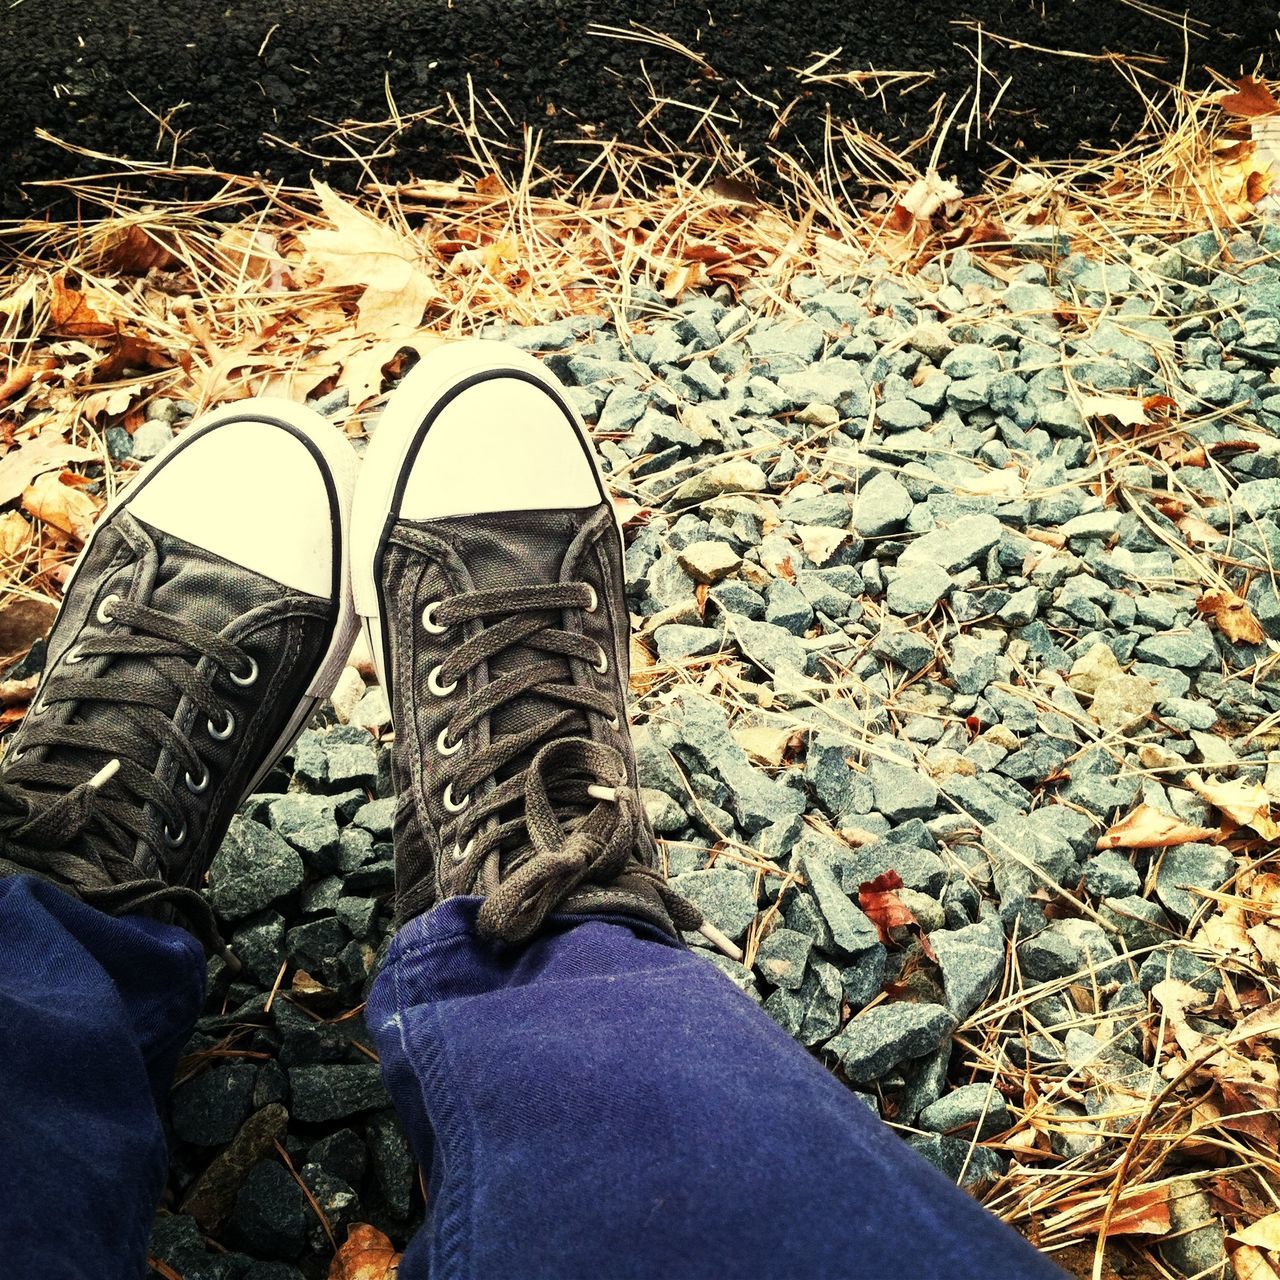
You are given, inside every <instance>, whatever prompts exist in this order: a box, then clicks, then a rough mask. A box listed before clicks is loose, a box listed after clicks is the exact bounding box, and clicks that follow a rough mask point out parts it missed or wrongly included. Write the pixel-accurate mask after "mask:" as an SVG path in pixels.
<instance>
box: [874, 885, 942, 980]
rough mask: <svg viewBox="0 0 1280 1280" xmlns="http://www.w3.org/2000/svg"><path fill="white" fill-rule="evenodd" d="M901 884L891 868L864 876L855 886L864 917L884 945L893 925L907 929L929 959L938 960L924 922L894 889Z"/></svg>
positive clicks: (898, 887)
mask: <svg viewBox="0 0 1280 1280" xmlns="http://www.w3.org/2000/svg"><path fill="white" fill-rule="evenodd" d="M901 888H902V877H901V876H900V875H899V874H898V873H897V872H896V871H894V870H893V869H892V868H890V869H889V870H888V871H882V872H881V873H880V874H879V875H878V876H876V878H875V879H874V880H867V881H865V882H864V883H863V884H861V885H859V886H858V905H859V906H860V907H861V908H862V910H863V913H864V914H865V915H866V917H867V919H868V920H870V921H871V923H872V924H874V925H875V927H876V929H877V930H878V931H879V933H880V941H881V942H883V943H884V944H885V946H890V945H892V943H893V938H892V937H891V936H890V935H891V931H892V930H893V929H909V930H911V932H912V933H914V934H915V935H916V937H917V938H919V939H920V946H921V949H922V950H923V951H924V953H925V955H927V956H928V957H929V959H930V960H937V958H938V957H937V956H936V955H934V953H933V947H932V946H931V945H930V943H929V938H928V936H927V935H926V933H925V931H924V926H923V925H921V923H920V921H919V920H917V919H916V917H915V913H914V912H913V911H912V910H911V908H910V907H908V906H907V905H906V904H905V903H904V902H903V901H902V899H901V898H899V897H898V895H897V893H896V892H895V891H896V890H898V889H901Z"/></svg>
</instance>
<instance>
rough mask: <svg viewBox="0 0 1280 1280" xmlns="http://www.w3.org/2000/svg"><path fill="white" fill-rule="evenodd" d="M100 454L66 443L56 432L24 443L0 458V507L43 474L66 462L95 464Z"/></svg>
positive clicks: (46, 433)
mask: <svg viewBox="0 0 1280 1280" xmlns="http://www.w3.org/2000/svg"><path fill="white" fill-rule="evenodd" d="M98 460H99V455H98V454H97V453H95V452H94V451H93V450H92V449H85V448H83V447H82V446H80V445H78V444H68V443H67V442H66V441H65V440H64V439H63V438H62V437H61V436H60V435H59V434H58V433H57V432H56V431H46V432H44V434H43V435H38V436H36V437H35V439H34V440H24V441H23V442H22V443H21V444H20V445H18V447H17V448H16V449H11V450H10V451H9V452H8V453H6V454H5V455H4V457H3V458H0V507H3V506H6V505H7V504H8V503H10V502H12V501H13V500H14V499H15V498H17V497H18V496H19V495H20V494H21V493H22V491H23V490H24V489H25V488H26V487H27V486H28V485H29V484H30V483H31V482H32V480H34V479H35V478H36V476H38V475H39V474H40V473H41V472H42V471H52V470H54V469H55V468H57V467H64V466H66V464H67V463H68V462H97V461H98Z"/></svg>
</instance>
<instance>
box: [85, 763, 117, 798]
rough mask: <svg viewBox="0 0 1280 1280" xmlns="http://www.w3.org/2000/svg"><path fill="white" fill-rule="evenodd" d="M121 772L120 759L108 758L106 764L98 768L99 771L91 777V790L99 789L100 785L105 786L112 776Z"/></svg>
mask: <svg viewBox="0 0 1280 1280" xmlns="http://www.w3.org/2000/svg"><path fill="white" fill-rule="evenodd" d="M119 772H120V761H119V760H108V761H107V763H106V764H104V765H103V766H102V768H101V769H99V770H98V772H97V773H95V774H94V775H93V777H92V778H90V779H89V790H90V791H97V790H98V789H99V788H100V787H105V786H106V785H107V783H108V782H110V781H111V779H112V778H114V777H115V776H116V774H117V773H119Z"/></svg>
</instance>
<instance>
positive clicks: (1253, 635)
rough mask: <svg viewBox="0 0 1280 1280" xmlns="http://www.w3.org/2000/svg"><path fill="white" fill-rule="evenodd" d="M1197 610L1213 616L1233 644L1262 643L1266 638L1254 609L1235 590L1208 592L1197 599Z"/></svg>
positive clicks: (1206, 615)
mask: <svg viewBox="0 0 1280 1280" xmlns="http://www.w3.org/2000/svg"><path fill="white" fill-rule="evenodd" d="M1196 611H1197V612H1198V613H1201V614H1203V615H1204V616H1205V617H1211V618H1212V619H1213V620H1214V622H1216V623H1217V624H1218V630H1219V631H1221V632H1222V634H1223V635H1224V636H1226V637H1227V639H1228V640H1230V641H1231V642H1232V644H1261V643H1262V642H1263V640H1264V639H1265V638H1266V637H1265V635H1264V634H1263V630H1262V626H1261V624H1260V623H1259V622H1258V619H1257V618H1255V617H1254V616H1253V610H1252V609H1250V608H1249V606H1248V605H1247V604H1246V603H1245V602H1244V601H1243V600H1242V599H1241V598H1240V597H1239V596H1238V595H1236V594H1235V593H1234V592H1231V591H1210V592H1207V593H1206V594H1205V595H1203V596H1201V597H1200V599H1199V600H1197V601H1196Z"/></svg>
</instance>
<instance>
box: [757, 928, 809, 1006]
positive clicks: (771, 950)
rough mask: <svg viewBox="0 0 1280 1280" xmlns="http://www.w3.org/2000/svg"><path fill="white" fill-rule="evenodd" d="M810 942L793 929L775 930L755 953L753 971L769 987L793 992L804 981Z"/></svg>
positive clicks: (806, 937) (804, 935)
mask: <svg viewBox="0 0 1280 1280" xmlns="http://www.w3.org/2000/svg"><path fill="white" fill-rule="evenodd" d="M812 950H813V939H812V938H810V937H808V936H807V935H806V934H803V933H798V932H796V930H794V929H786V928H782V929H775V930H774V931H773V932H772V933H771V934H769V936H768V937H767V938H766V939H765V940H764V941H763V942H762V943H761V944H760V949H759V950H758V951H757V952H756V968H757V969H758V970H759V972H760V976H761V977H762V978H763V979H764V980H765V981H766V982H768V983H770V984H771V985H772V986H775V987H786V988H787V989H788V990H792V991H794V990H795V989H796V988H797V987H799V986H800V984H801V982H803V981H804V974H805V968H806V966H807V965H808V963H809V954H810V952H811V951H812Z"/></svg>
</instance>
